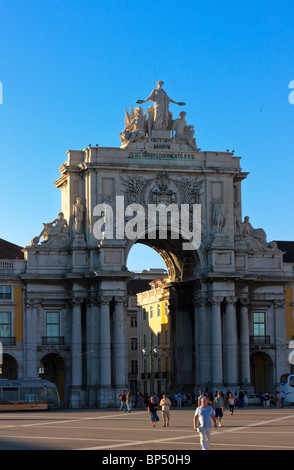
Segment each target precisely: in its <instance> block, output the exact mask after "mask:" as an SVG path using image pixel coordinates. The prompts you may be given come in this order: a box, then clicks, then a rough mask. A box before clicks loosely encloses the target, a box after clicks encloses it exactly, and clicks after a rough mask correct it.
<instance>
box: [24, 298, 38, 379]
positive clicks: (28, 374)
mask: <svg viewBox="0 0 294 470" xmlns="http://www.w3.org/2000/svg"><path fill="white" fill-rule="evenodd" d="M37 311H38V301H37V300H34V299H28V300H27V303H26V322H25V328H26V329H25V332H26V335H25V351H26V357H25V364H26V365H25V373H24V378H26V379H29V378H30V379H31V378H37V377H39V374H38V364H37V331H38V325H37Z"/></svg>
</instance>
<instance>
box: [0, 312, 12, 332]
mask: <svg viewBox="0 0 294 470" xmlns="http://www.w3.org/2000/svg"><path fill="white" fill-rule="evenodd" d="M10 337H11V313H10V312H0V338H10Z"/></svg>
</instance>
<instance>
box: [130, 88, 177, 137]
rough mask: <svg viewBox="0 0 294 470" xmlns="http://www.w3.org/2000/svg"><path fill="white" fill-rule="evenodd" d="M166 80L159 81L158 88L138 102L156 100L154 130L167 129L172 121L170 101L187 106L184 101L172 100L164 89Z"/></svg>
mask: <svg viewBox="0 0 294 470" xmlns="http://www.w3.org/2000/svg"><path fill="white" fill-rule="evenodd" d="M163 84H164V82H163V81H159V82H157V88H156V89H155V90H153V91H152V92H151V93H150V95H149V96H148V98H146V100H137V101H136V103H138V104H143V103H146V101H153V102H154V123H153V129H154V130H167V129H168V128H169V122H170V112H169V103H174V104H177V105H178V106H185V103H183V102H177V101H174V100H172V99H171V98H170V97H169V96H168V95H167V93H166V92H165V91H164V90H163V88H162V86H163Z"/></svg>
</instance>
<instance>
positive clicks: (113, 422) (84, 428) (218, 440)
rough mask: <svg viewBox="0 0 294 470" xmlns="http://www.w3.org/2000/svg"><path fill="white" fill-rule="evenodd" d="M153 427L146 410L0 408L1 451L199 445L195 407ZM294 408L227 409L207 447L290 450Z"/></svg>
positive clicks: (176, 412) (293, 446) (163, 448)
mask: <svg viewBox="0 0 294 470" xmlns="http://www.w3.org/2000/svg"><path fill="white" fill-rule="evenodd" d="M159 416H160V422H159V423H157V424H156V427H155V428H152V427H151V422H150V418H149V414H148V413H147V412H146V411H145V410H135V411H133V412H132V413H126V414H125V413H122V414H120V413H119V412H118V411H117V410H74V411H73V410H59V411H49V412H48V411H47V412H46V411H45V412H23V413H15V412H12V413H11V412H10V413H9V412H2V413H0V449H1V450H13V449H19V450H37V449H44V450H54V449H57V450H58V449H59V450H73V449H76V450H79V449H80V450H83V449H85V450H87V449H89V450H100V451H105V452H107V453H109V452H111V451H124V452H125V451H131V450H136V451H137V450H144V451H148V450H152V451H153V452H154V451H169V450H170V451H175V450H179V451H182V452H186V453H189V452H191V451H197V450H200V445H199V435H198V432H195V431H194V429H193V416H194V409H192V408H189V409H180V410H177V409H172V410H171V421H170V426H169V427H166V428H164V427H163V426H162V419H161V413H159ZM293 438H294V408H293V407H287V408H284V409H277V408H272V409H262V408H257V407H256V408H249V409H242V410H239V409H236V410H235V412H234V414H233V415H232V416H231V415H230V414H229V411H228V410H227V411H226V412H225V415H224V418H223V426H222V427H221V428H218V429H217V430H215V431H214V430H213V431H212V437H211V450H212V451H213V450H243V451H244V450H245V451H246V450H294V439H293Z"/></svg>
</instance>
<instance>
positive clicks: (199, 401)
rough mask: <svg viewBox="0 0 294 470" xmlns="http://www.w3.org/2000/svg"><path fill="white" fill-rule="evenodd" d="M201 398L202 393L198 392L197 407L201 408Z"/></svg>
mask: <svg viewBox="0 0 294 470" xmlns="http://www.w3.org/2000/svg"><path fill="white" fill-rule="evenodd" d="M203 397H204V393H203V392H200V394H199V396H198V399H197V405H198V406H201V400H202V398H203Z"/></svg>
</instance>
